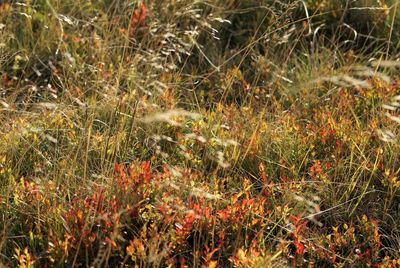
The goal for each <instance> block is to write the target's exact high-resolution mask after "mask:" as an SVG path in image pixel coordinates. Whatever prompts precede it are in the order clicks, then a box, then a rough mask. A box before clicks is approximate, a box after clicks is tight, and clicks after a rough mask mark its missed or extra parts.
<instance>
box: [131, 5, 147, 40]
mask: <svg viewBox="0 0 400 268" xmlns="http://www.w3.org/2000/svg"><path fill="white" fill-rule="evenodd" d="M146 13H147V8H146V5H145V4H144V3H143V2H141V3H140V4H139V7H138V8H137V9H135V11H133V15H132V18H131V22H130V31H131V33H134V32H135V31H136V29H137V28H138V27H142V26H144V25H145V21H146Z"/></svg>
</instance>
